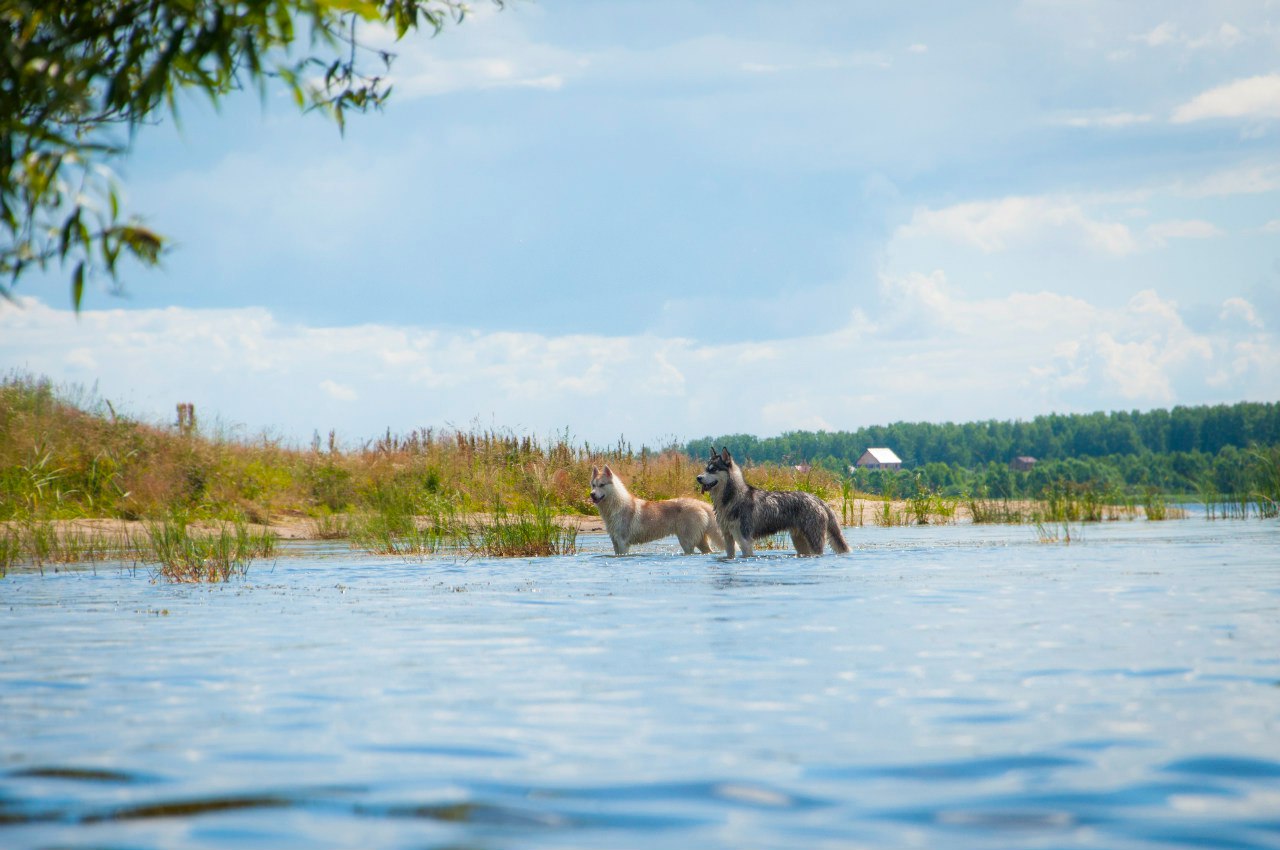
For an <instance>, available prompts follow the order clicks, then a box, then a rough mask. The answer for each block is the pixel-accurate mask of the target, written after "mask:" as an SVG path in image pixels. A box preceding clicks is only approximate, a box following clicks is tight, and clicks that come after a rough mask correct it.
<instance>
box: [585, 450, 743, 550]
mask: <svg viewBox="0 0 1280 850" xmlns="http://www.w3.org/2000/svg"><path fill="white" fill-rule="evenodd" d="M591 501H593V502H595V504H596V507H597V508H599V509H600V517H601V518H602V519H603V520H604V530H605V531H607V532H608V533H609V538H610V539H611V540H612V541H613V551H614V552H616V553H618V554H619V555H625V554H627V549H628V548H629V547H630V546H631V544H633V543H636V544H639V543H649V542H651V541H654V540H658V539H660V538H663V537H669V536H671V535H672V534H674V535H675V536H676V539H677V540H679V541H680V548H682V549H684V553H685V554H686V555H692V554H693V550H694V548H695V547H696V548H698V549H700V550H702V551H703V552H710V551H711V547H712V545H715V546H716V547H717V548H721V549H723V548H724V540H723V539H722V538H721V537H720V529H719V528H717V527H716V516H715V510H714V509H713V508H712V507H711V505H709V504H707V503H706V502H704V501H702V500H701V499H694V498H690V497H687V496H686V497H683V498H679V499H663V500H661V501H652V502H651V501H648V500H647V499H641V498H638V497H636V496H633V495H631V493H630V491H628V490H627V485H626V484H623V483H622V479H621V478H620V477H618V474H617V473H616V472H614V471H613V470H612V469H610V468H609V467H608V466H605V468H604V469H599V468H597V467H594V466H593V467H591Z"/></svg>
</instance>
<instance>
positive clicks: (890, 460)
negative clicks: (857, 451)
mask: <svg viewBox="0 0 1280 850" xmlns="http://www.w3.org/2000/svg"><path fill="white" fill-rule="evenodd" d="M855 465H856V466H860V467H862V468H864V469H902V458H900V457H898V456H897V455H896V454H894V453H893V449H867V450H866V451H865V452H863V453H862V457H860V458H858V462H857V464H855Z"/></svg>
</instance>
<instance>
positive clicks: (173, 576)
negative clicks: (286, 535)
mask: <svg viewBox="0 0 1280 850" xmlns="http://www.w3.org/2000/svg"><path fill="white" fill-rule="evenodd" d="M275 544H276V538H275V535H274V534H272V533H270V532H269V531H255V530H252V529H250V528H249V526H248V523H246V522H244V521H243V520H240V521H237V522H234V523H230V524H228V523H220V524H218V526H217V527H216V528H214V529H211V530H201V531H196V532H194V533H193V531H192V528H191V525H190V523H189V521H188V517H187V516H185V515H183V514H180V513H175V514H172V515H170V516H169V517H166V518H165V519H163V520H159V521H156V522H150V523H147V526H146V540H145V549H144V550H143V551H142V554H141V556H140V557H141V560H142V561H143V562H144V563H148V562H152V563H157V564H158V565H159V569H158V571H157V572H158V575H159V576H161V577H163V578H165V579H166V580H168V581H173V582H189V583H200V582H225V581H229V580H231V579H232V578H237V577H241V578H242V577H244V576H245V575H246V574H247V572H248V570H249V565H250V563H251V562H252V561H253V560H254V559H255V558H266V557H270V556H271V555H272V554H273V553H274V552H275Z"/></svg>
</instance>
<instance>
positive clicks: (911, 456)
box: [685, 402, 1280, 497]
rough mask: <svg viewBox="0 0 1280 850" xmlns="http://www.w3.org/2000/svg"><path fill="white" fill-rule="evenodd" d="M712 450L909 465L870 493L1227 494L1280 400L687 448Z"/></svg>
mask: <svg viewBox="0 0 1280 850" xmlns="http://www.w3.org/2000/svg"><path fill="white" fill-rule="evenodd" d="M712 446H717V447H718V446H728V447H729V448H730V449H731V450H732V451H733V453H734V455H735V456H736V457H738V458H740V459H743V460H745V461H747V462H751V463H766V462H771V463H781V464H810V465H815V466H821V467H824V468H826V469H830V470H832V471H837V472H840V473H842V474H847V473H848V470H849V467H851V466H852V465H853V464H854V463H855V462H856V461H857V459H858V457H859V456H860V455H861V454H862V453H863V452H864V451H865V450H866V449H868V448H870V447H886V448H890V449H892V450H893V451H894V452H895V453H896V454H897V455H898V456H899V457H900V458H902V462H903V467H904V468H903V470H902V471H901V472H898V473H880V472H872V471H869V470H858V471H857V472H856V473H855V475H854V483H855V485H857V486H858V487H859V488H860V489H863V490H865V491H867V492H883V491H884V490H886V489H890V490H895V491H896V492H899V493H904V492H911V491H912V490H913V489H914V488H917V487H921V486H924V487H928V488H929V489H931V490H936V491H939V492H943V493H961V492H967V493H973V492H986V493H989V494H991V495H1001V496H1011V497H1016V496H1031V495H1038V494H1040V493H1042V492H1043V491H1044V490H1045V489H1046V488H1048V487H1051V486H1057V485H1059V484H1061V483H1063V482H1066V483H1073V484H1088V485H1090V486H1102V487H1105V488H1108V489H1111V488H1115V489H1128V490H1158V491H1160V492H1165V493H1187V494H1194V493H1199V492H1202V491H1204V490H1206V489H1210V488H1211V489H1213V490H1215V491H1216V492H1220V493H1230V492H1237V491H1239V490H1240V489H1241V487H1242V486H1243V483H1244V482H1245V481H1247V480H1248V477H1249V469H1250V467H1251V464H1252V462H1253V456H1254V453H1256V450H1258V449H1259V448H1268V447H1275V446H1280V403H1273V402H1262V403H1259V402H1240V403H1238V404H1231V405H1211V406H1210V405H1205V406H1196V407H1181V406H1180V407H1175V408H1173V409H1171V410H1152V411H1147V412H1141V411H1136V410H1135V411H1116V412H1110V413H1103V412H1097V413H1088V414H1050V415H1047V416H1038V417H1036V418H1035V419H1032V420H1030V421H997V420H988V421H985V422H967V423H962V424H957V423H952V422H946V423H941V424H937V423H928V422H896V423H893V424H891V425H876V426H870V427H866V428H860V429H858V430H856V431H834V432H826V431H819V432H812V431H792V432H788V433H785V434H782V435H780V436H777V437H765V438H761V437H755V436H752V435H749V434H730V435H724V436H720V437H715V438H712V437H704V438H701V439H697V440H691V441H689V442H688V443H687V444H686V445H685V450H686V451H687V452H688V453H689V455H690V456H691V457H693V458H702V457H706V456H707V454H708V452H709V451H710V449H711V447H712ZM1019 456H1026V457H1034V458H1036V460H1037V463H1036V465H1035V467H1034V468H1033V469H1031V470H1030V471H1028V472H1015V471H1014V470H1012V469H1011V468H1010V462H1011V461H1012V460H1013V459H1014V458H1015V457H1019Z"/></svg>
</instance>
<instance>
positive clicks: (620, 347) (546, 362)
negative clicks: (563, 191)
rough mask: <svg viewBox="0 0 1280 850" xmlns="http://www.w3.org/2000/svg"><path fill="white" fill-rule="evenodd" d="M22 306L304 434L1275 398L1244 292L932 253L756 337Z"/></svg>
mask: <svg viewBox="0 0 1280 850" xmlns="http://www.w3.org/2000/svg"><path fill="white" fill-rule="evenodd" d="M21 304H22V306H21V307H15V306H12V305H6V306H0V364H3V365H4V366H5V367H7V368H13V369H21V370H29V371H32V372H35V373H36V374H42V375H48V376H49V377H51V378H53V379H55V380H59V381H76V382H80V383H85V384H89V383H97V384H98V386H99V387H100V391H101V392H102V393H103V394H104V395H105V396H106V397H107V398H110V399H112V400H113V401H115V402H120V403H121V404H122V405H123V407H124V408H126V409H128V410H130V411H131V412H134V413H135V414H137V415H144V416H145V417H152V418H153V419H167V418H168V417H170V416H171V414H172V406H173V404H174V403H175V402H176V401H191V402H194V403H196V405H197V406H198V407H199V408H200V410H201V411H202V412H203V413H204V415H203V416H202V421H209V417H211V416H213V417H216V416H221V417H224V418H226V419H228V420H230V421H233V422H242V423H245V425H246V427H247V428H249V429H251V430H253V431H255V432H256V431H258V430H262V429H269V430H273V431H275V432H276V433H282V434H284V435H289V436H292V437H294V438H295V439H298V440H301V441H305V440H306V439H309V437H310V435H311V434H312V433H313V431H316V430H319V431H321V432H323V431H325V430H327V429H329V428H331V427H337V428H338V429H339V432H340V435H342V436H343V437H344V438H346V439H351V438H356V439H359V438H362V437H366V436H368V435H370V434H376V433H380V432H382V431H383V430H385V429H386V428H387V427H390V428H392V429H393V430H401V431H402V430H409V429H411V428H415V427H419V426H427V425H448V424H456V425H461V426H464V427H465V426H466V425H467V423H470V422H473V421H477V420H479V421H484V422H489V421H492V422H494V423H495V424H496V425H497V426H498V427H510V428H513V429H516V430H524V431H531V432H533V433H536V434H546V433H550V432H551V431H555V430H560V429H563V428H565V427H568V428H570V430H571V431H572V432H573V433H574V434H575V435H576V436H577V437H578V438H581V439H587V440H590V441H592V442H602V441H609V440H612V439H614V438H616V437H617V435H619V434H625V435H627V436H628V437H629V438H631V439H634V440H635V441H637V442H639V441H649V440H659V439H663V438H666V437H668V436H671V435H676V436H679V437H692V436H700V435H703V434H710V433H731V432H752V433H760V434H767V433H777V432H780V431H785V430H788V429H793V428H811V427H825V428H828V429H831V428H842V427H856V426H859V425H866V424H875V423H884V422H888V421H893V420H895V419H909V420H935V421H937V420H943V419H951V420H969V419H984V418H989V417H993V416H995V417H1014V416H1031V415H1035V414H1037V413H1043V412H1046V411H1048V410H1064V411H1065V410H1095V409H1104V408H1107V407H1124V406H1128V405H1132V404H1169V403H1187V404H1193V403H1200V402H1208V401H1221V400H1225V399H1231V398H1248V397H1270V396H1271V395H1274V389H1275V387H1276V386H1277V385H1280V340H1277V338H1276V336H1275V335H1274V334H1272V333H1270V332H1268V331H1267V330H1266V329H1265V328H1264V327H1262V323H1261V320H1260V319H1259V318H1258V316H1257V314H1256V312H1255V311H1253V309H1252V306H1251V305H1249V304H1248V303H1247V302H1244V301H1243V300H1242V299H1238V298H1232V299H1227V300H1226V301H1224V303H1223V305H1222V307H1221V312H1222V318H1223V319H1224V321H1221V322H1219V323H1218V324H1217V325H1215V326H1214V328H1213V330H1211V331H1207V332H1203V333H1202V332H1197V331H1192V330H1191V329H1190V328H1188V326H1187V325H1186V323H1185V322H1184V321H1183V319H1182V311H1181V308H1179V306H1178V305H1177V304H1176V303H1174V302H1172V301H1170V300H1168V299H1166V298H1162V297H1160V296H1159V295H1157V293H1155V292H1154V291H1151V290H1147V291H1144V292H1141V293H1139V294H1138V295H1137V296H1135V297H1134V298H1132V299H1130V300H1129V301H1128V302H1127V303H1124V304H1122V305H1120V306H1116V307H1106V306H1100V305H1097V304H1093V303H1090V302H1089V301H1087V300H1085V299H1083V298H1079V297H1074V296H1070V295H1062V294H1057V293H1052V292H1014V293H1010V294H1008V295H1006V296H1001V297H992V298H969V297H966V296H965V295H964V293H962V292H959V291H957V290H956V289H955V288H954V287H953V286H952V285H951V283H950V282H949V281H948V279H947V277H946V275H945V274H943V273H941V272H934V273H932V274H928V275H923V274H913V275H900V276H891V277H885V278H884V279H883V280H882V294H881V299H880V302H879V304H878V306H876V307H875V308H874V310H873V312H872V314H871V315H868V314H864V313H858V314H855V315H853V316H851V318H850V320H849V322H848V324H847V325H846V326H845V327H843V328H840V329H839V330H837V331H835V332H832V333H823V334H814V335H810V336H806V337H801V338H794V339H781V340H773V341H770V342H768V343H758V342H752V343H733V344H707V343H700V342H697V341H694V340H690V339H683V338H678V337H659V336H601V335H588V334H571V335H563V336H549V335H545V334H532V333H510V332H490V333H484V332H478V331H465V330H456V331H439V330H430V331H428V330H423V329H418V328H413V327H394V326H385V325H363V326H356V327H345V328H316V327H307V326H302V325H295V324H285V323H282V322H280V321H278V320H277V319H276V318H275V317H274V316H273V315H271V314H270V313H268V312H266V311H264V310H261V309H243V310H181V309H168V310H128V311H126V310H106V311H95V310H85V311H83V312H82V314H81V316H80V318H79V319H78V320H77V319H76V318H75V316H74V314H72V313H70V312H69V311H65V310H57V309H52V308H49V307H47V306H45V305H43V304H41V303H40V302H37V301H34V300H31V299H25V300H23V301H22V302H21ZM1228 320H1229V321H1228ZM69 340H73V341H74V351H75V352H76V355H75V356H74V357H72V358H68V357H67V356H66V355H65V352H66V350H67V348H68V341H69ZM357 387H358V388H359V389H358V391H357V390H356V388H357ZM357 398H358V400H359V404H352V403H351V402H353V401H355V400H357Z"/></svg>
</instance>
